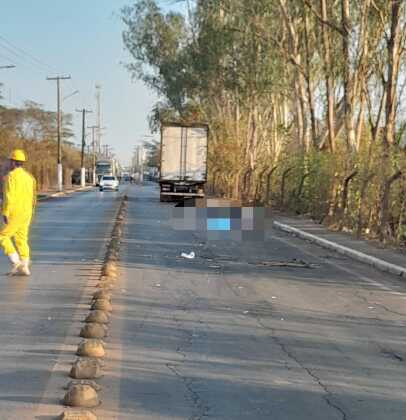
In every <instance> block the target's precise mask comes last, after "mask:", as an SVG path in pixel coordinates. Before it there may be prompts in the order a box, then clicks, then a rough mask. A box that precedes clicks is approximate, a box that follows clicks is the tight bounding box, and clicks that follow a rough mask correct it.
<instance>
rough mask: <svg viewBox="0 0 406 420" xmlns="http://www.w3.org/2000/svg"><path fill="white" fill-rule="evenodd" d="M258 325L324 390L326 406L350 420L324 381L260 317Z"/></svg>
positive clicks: (257, 319)
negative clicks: (335, 401) (269, 332)
mask: <svg viewBox="0 0 406 420" xmlns="http://www.w3.org/2000/svg"><path fill="white" fill-rule="evenodd" d="M254 317H255V319H256V321H257V323H258V325H260V326H261V327H262V328H264V329H265V330H268V331H271V332H272V335H271V337H272V338H273V340H274V341H275V342H276V344H277V345H278V346H279V347H280V348H281V350H282V351H283V352H284V353H285V354H286V356H288V357H289V359H291V360H293V361H294V362H295V363H296V364H297V365H299V366H300V367H301V368H302V369H303V370H304V371H305V372H306V373H307V374H308V375H309V376H310V377H311V378H312V379H313V380H314V381H315V382H316V383H317V384H318V385H319V387H320V388H321V389H322V390H323V392H324V395H323V399H324V401H325V402H326V404H327V405H328V406H329V407H331V408H333V409H335V410H336V411H338V412H339V413H340V415H341V416H342V419H343V420H348V416H347V413H346V412H345V411H344V410H343V409H342V408H341V407H340V406H338V405H337V404H335V403H334V402H333V401H332V398H333V396H334V395H333V393H332V392H331V391H330V390H329V389H328V388H327V386H326V385H325V384H324V383H323V382H322V380H321V379H320V378H319V377H318V376H317V375H316V374H315V373H314V372H313V371H312V370H311V369H309V368H308V367H307V366H305V365H304V364H303V363H302V362H301V361H300V360H299V359H298V358H297V357H296V356H295V355H294V354H293V353H292V352H291V351H289V349H288V348H287V346H286V345H285V344H284V343H282V341H281V340H280V339H279V338H278V337H277V336H276V335H275V332H274V330H273V328H270V327H267V326H266V325H265V324H264V323H263V322H262V320H261V318H260V317H258V316H254Z"/></svg>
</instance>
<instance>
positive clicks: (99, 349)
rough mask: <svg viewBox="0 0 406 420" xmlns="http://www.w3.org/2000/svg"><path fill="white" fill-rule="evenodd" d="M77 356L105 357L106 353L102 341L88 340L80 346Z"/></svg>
mask: <svg viewBox="0 0 406 420" xmlns="http://www.w3.org/2000/svg"><path fill="white" fill-rule="evenodd" d="M76 354H77V355H78V356H83V357H104V356H105V354H106V351H105V350H104V343H103V341H102V340H100V339H97V338H87V339H85V340H83V341H82V342H81V343H80V344H79V346H78V350H77V353H76Z"/></svg>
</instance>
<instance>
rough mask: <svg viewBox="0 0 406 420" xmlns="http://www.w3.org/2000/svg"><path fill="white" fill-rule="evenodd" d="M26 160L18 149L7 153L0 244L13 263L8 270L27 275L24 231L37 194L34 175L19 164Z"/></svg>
mask: <svg viewBox="0 0 406 420" xmlns="http://www.w3.org/2000/svg"><path fill="white" fill-rule="evenodd" d="M26 160H27V158H26V155H25V153H24V151H23V150H20V149H16V150H14V151H13V152H12V154H11V156H10V165H11V170H10V172H9V173H8V175H7V176H6V178H5V181H4V191H3V221H4V226H3V227H2V229H0V247H1V248H3V250H4V252H5V254H6V255H7V256H8V257H9V258H10V261H11V263H12V264H13V267H12V269H11V272H10V274H12V275H15V274H20V275H25V276H29V275H30V274H31V273H30V268H29V263H30V247H29V245H28V235H29V229H30V225H31V220H32V216H33V212H34V208H35V205H36V197H37V194H36V181H35V179H34V177H33V176H32V175H31V174H30V173H28V172H27V171H26V170H25V169H24V168H23V165H24V162H25V161H26ZM13 239H14V242H15V247H14V244H13ZM16 248H17V249H16Z"/></svg>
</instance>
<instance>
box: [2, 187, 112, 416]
mask: <svg viewBox="0 0 406 420" xmlns="http://www.w3.org/2000/svg"><path fill="white" fill-rule="evenodd" d="M116 197H117V194H116V193H108V194H107V193H99V192H96V191H94V192H93V191H92V192H89V193H77V194H76V195H74V196H72V197H68V198H58V199H52V200H49V201H46V202H44V203H41V204H40V206H39V207H38V211H37V215H36V218H35V222H34V224H33V228H32V235H31V237H32V249H33V260H34V265H33V268H32V276H31V277H30V278H28V279H27V278H24V277H9V276H7V275H5V273H6V272H7V270H8V261H7V260H6V258H5V257H4V256H3V255H2V256H1V257H0V273H1V276H0V419H2V420H3V419H4V420H25V419H27V420H28V419H33V418H41V417H40V416H39V417H37V416H36V414H35V413H36V411H37V410H43V409H44V408H46V407H47V406H49V405H55V406H57V405H59V403H60V400H61V398H62V397H63V394H64V391H63V390H61V389H58V388H57V387H55V388H54V387H51V388H50V387H49V386H50V380H51V379H52V377H53V376H56V377H58V378H59V379H60V381H61V380H62V378H63V380H64V382H65V383H67V381H66V372H67V369H63V368H62V364H63V363H65V364H66V363H67V362H68V361H73V360H74V357H73V352H72V349H74V348H75V346H74V344H75V343H77V342H78V338H77V334H78V332H77V331H76V330H75V331H74V333H75V335H76V336H75V335H74V334H72V333H71V328H73V327H75V323H74V322H73V321H74V320H75V319H78V318H79V316H80V315H81V313H78V311H79V312H80V310H81V302H82V299H83V297H84V296H85V290H86V284H87V281H88V279H89V278H90V276H92V275H94V274H97V271H98V270H99V269H100V263H101V262H100V258H101V254H100V253H101V251H102V247H103V243H104V241H105V240H106V239H107V235H108V233H109V231H110V230H111V223H112V219H113V216H114V214H115V210H116V207H117V201H116ZM82 312H83V309H82ZM82 319H83V318H82ZM64 358H65V359H66V360H64ZM59 407H60V406H59ZM59 411H61V409H60V408H59Z"/></svg>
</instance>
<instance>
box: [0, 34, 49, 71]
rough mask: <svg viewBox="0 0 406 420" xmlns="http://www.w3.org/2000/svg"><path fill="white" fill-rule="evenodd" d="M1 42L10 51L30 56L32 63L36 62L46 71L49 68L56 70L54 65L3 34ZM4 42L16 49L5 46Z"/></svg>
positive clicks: (0, 36)
mask: <svg viewBox="0 0 406 420" xmlns="http://www.w3.org/2000/svg"><path fill="white" fill-rule="evenodd" d="M1 43H2V44H3V48H5V49H7V50H9V51H10V52H12V54H14V55H16V56H20V57H22V58H25V57H28V58H29V60H30V61H31V62H32V63H35V64H36V65H37V66H40V67H42V68H43V69H45V70H46V71H49V70H52V71H55V69H54V68H53V67H52V66H50V65H49V64H47V63H45V62H44V61H43V60H40V59H39V58H37V57H35V56H34V55H33V54H31V53H30V52H28V51H27V50H25V49H23V48H21V47H18V46H17V45H15V44H13V43H12V42H11V41H9V40H8V39H7V38H5V37H4V36H2V35H0V44H1ZM4 43H6V44H7V45H9V46H10V47H11V48H13V49H14V50H16V51H14V50H12V49H11V48H10V47H7V46H5V45H4ZM0 46H1V45H0Z"/></svg>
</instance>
